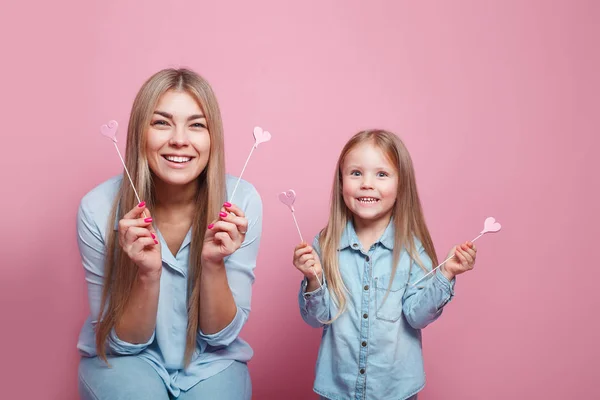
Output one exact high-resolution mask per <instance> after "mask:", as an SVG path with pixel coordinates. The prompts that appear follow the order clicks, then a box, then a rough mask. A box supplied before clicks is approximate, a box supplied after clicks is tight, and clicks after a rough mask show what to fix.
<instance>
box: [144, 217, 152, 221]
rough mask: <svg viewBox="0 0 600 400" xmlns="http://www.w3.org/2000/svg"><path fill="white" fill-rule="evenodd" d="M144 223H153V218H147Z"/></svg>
mask: <svg viewBox="0 0 600 400" xmlns="http://www.w3.org/2000/svg"><path fill="white" fill-rule="evenodd" d="M144 222H152V218H151V217H148V218H146V219H145V220H144Z"/></svg>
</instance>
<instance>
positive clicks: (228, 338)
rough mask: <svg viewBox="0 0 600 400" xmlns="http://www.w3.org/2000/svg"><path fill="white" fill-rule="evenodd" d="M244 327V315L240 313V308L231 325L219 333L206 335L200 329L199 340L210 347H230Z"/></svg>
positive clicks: (237, 308)
mask: <svg viewBox="0 0 600 400" xmlns="http://www.w3.org/2000/svg"><path fill="white" fill-rule="evenodd" d="M243 325H244V314H243V313H242V312H240V308H239V307H236V312H235V317H233V319H232V320H231V322H230V323H229V325H227V326H226V327H225V328H223V329H221V330H220V331H219V332H215V333H211V334H206V333H204V332H202V330H201V329H200V328H198V335H197V339H199V340H203V341H204V342H206V343H207V344H209V345H210V346H229V345H230V344H231V343H232V342H233V341H234V340H235V339H236V338H237V336H238V334H239V332H240V330H241V329H242V326H243Z"/></svg>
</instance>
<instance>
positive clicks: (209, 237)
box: [202, 203, 248, 265]
mask: <svg viewBox="0 0 600 400" xmlns="http://www.w3.org/2000/svg"><path fill="white" fill-rule="evenodd" d="M247 230H248V220H247V219H246V216H245V215H244V212H243V211H242V210H241V209H239V208H238V207H237V206H235V205H232V204H230V203H225V204H223V208H222V209H221V212H220V213H219V219H218V220H217V221H214V222H213V223H211V224H210V225H208V228H207V230H206V234H205V236H204V245H203V246H202V261H203V265H204V264H205V263H206V264H220V263H221V262H222V261H223V259H224V258H225V257H227V256H229V255H231V254H233V253H234V252H235V251H236V250H237V249H239V248H240V246H241V245H242V243H243V242H244V239H245V238H246V231H247Z"/></svg>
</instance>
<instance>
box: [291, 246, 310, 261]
mask: <svg viewBox="0 0 600 400" xmlns="http://www.w3.org/2000/svg"><path fill="white" fill-rule="evenodd" d="M312 252H313V249H312V248H311V247H310V246H306V247H301V248H299V249H298V248H297V250H296V251H295V252H294V257H296V258H300V257H301V256H303V255H304V254H310V253H312Z"/></svg>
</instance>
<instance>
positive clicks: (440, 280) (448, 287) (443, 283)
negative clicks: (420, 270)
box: [434, 268, 456, 299]
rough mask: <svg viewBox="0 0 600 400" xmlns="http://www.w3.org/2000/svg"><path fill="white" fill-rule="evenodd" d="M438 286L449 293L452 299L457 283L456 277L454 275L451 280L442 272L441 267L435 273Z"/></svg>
mask: <svg viewBox="0 0 600 400" xmlns="http://www.w3.org/2000/svg"><path fill="white" fill-rule="evenodd" d="M434 284H435V285H436V286H438V287H441V288H443V289H444V290H445V291H446V292H447V293H448V294H449V295H450V299H451V298H452V297H454V285H455V284H456V277H454V278H453V279H452V280H451V281H450V280H449V279H448V278H446V276H445V275H444V274H443V273H442V270H441V268H438V270H437V271H436V273H435V283H434Z"/></svg>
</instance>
